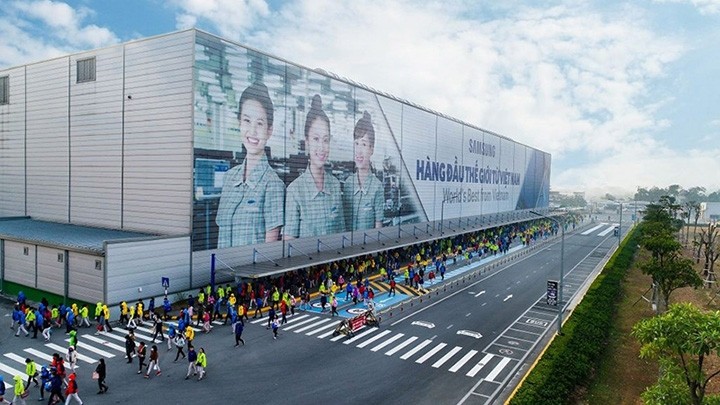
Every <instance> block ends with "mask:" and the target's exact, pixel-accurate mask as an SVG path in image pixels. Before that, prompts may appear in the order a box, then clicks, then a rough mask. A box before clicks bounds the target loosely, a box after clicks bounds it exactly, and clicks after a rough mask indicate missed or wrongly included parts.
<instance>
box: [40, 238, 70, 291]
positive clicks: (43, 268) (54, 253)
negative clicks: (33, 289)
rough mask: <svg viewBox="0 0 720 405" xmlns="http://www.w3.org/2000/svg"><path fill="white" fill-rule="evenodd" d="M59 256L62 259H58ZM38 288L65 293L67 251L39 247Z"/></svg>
mask: <svg viewBox="0 0 720 405" xmlns="http://www.w3.org/2000/svg"><path fill="white" fill-rule="evenodd" d="M58 255H59V256H58ZM59 258H62V261H58V259H59ZM37 288H38V289H40V290H43V291H48V292H51V293H55V294H58V295H64V294H65V251H63V250H59V249H53V248H49V247H45V246H38V247H37Z"/></svg>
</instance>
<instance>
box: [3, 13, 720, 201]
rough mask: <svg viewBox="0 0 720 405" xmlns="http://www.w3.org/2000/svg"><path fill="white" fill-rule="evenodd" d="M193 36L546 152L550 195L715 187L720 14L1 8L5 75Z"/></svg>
mask: <svg viewBox="0 0 720 405" xmlns="http://www.w3.org/2000/svg"><path fill="white" fill-rule="evenodd" d="M498 3H500V4H498ZM193 26H195V27H197V28H200V29H202V30H205V31H208V32H210V33H213V34H217V35H220V36H222V37H225V38H228V39H231V40H234V41H238V42H240V43H243V44H246V45H249V46H251V47H254V48H258V49H261V50H264V51H266V52H268V53H270V54H274V55H277V56H279V57H282V58H285V59H288V60H291V61H294V62H297V63H300V64H302V65H305V66H308V67H320V68H323V69H325V70H327V71H331V72H334V73H336V74H338V75H340V76H344V77H347V78H350V79H353V80H355V81H357V82H360V83H364V84H366V85H368V86H370V87H373V88H376V89H379V90H382V91H385V92H388V93H391V94H394V95H396V96H398V97H400V98H404V99H407V100H410V101H413V102H415V103H417V104H420V105H423V106H426V107H428V108H431V109H434V110H437V111H441V112H444V113H446V114H448V115H451V116H454V117H457V118H459V119H462V120H464V121H466V122H470V123H473V124H475V125H478V126H480V127H482V128H486V129H488V130H491V131H494V132H498V133H501V134H503V135H506V136H508V137H510V138H513V139H515V140H517V141H520V142H523V143H525V144H528V145H530V146H534V147H537V148H539V149H542V150H545V151H548V152H550V153H552V155H553V168H552V181H551V185H552V187H553V189H558V190H561V191H574V190H585V191H587V192H588V193H590V194H593V195H598V194H604V193H605V192H611V193H613V194H623V193H631V192H632V191H634V190H635V189H636V187H638V186H643V187H650V186H661V187H665V186H668V185H670V184H680V185H681V186H683V187H685V188H689V187H692V186H704V187H706V188H707V189H708V192H710V191H716V190H718V189H720V0H647V1H635V2H632V3H627V2H614V1H572V2H561V1H512V0H509V1H504V2H491V1H487V2H484V1H471V0H455V1H452V0H450V1H442V2H439V1H412V0H382V1H377V0H368V1H363V2H358V1H349V0H347V1H346V0H293V1H279V0H270V1H266V0H169V1H160V0H127V1H91V0H84V1H83V0H80V1H66V2H62V1H49V0H48V1H12V0H0V69H2V68H5V67H10V66H16V65H22V64H25V63H30V62H34V61H38V60H43V59H47V58H50V57H53V56H58V55H64V54H67V53H72V52H77V51H81V50H87V49H93V48H97V47H101V46H107V45H110V44H114V43H119V42H125V41H129V40H132V39H136V38H142V37H148V36H153V35H158V34H162V33H167V32H172V31H175V30H178V29H184V28H189V27H193Z"/></svg>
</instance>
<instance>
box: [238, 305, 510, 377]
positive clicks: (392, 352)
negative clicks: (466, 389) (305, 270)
mask: <svg viewBox="0 0 720 405" xmlns="http://www.w3.org/2000/svg"><path fill="white" fill-rule="evenodd" d="M341 321H342V319H335V318H328V317H324V316H316V315H310V314H303V313H298V314H296V315H295V316H292V317H288V321H287V323H286V324H284V325H281V326H280V331H281V332H293V333H295V334H302V335H305V336H310V337H316V338H318V339H326V338H329V339H327V340H328V341H330V342H337V343H342V344H343V345H346V346H355V347H356V348H358V349H366V350H369V351H370V352H371V353H380V354H384V355H385V356H389V357H392V356H397V357H398V358H399V359H401V360H405V361H412V362H414V363H416V364H427V365H429V366H430V367H432V368H434V369H445V368H447V371H448V372H451V373H461V374H464V375H465V376H467V377H470V378H478V377H479V378H482V379H484V380H485V381H489V382H498V383H499V382H500V381H501V380H502V378H504V376H506V375H507V374H508V373H509V372H510V370H511V369H512V368H513V367H514V366H515V365H516V364H517V363H518V361H519V360H518V359H514V358H511V357H505V356H502V355H498V354H492V353H482V354H484V356H482V358H480V357H481V356H480V354H481V352H480V351H478V350H475V349H469V350H468V349H466V348H464V347H462V346H451V345H449V344H448V343H445V342H436V341H435V340H432V339H423V340H419V339H420V338H419V337H418V336H407V335H405V334H404V333H400V332H394V331H392V330H390V329H382V328H375V327H368V326H363V327H361V328H360V329H359V330H358V331H357V333H356V334H355V335H354V336H352V337H348V336H345V335H337V336H333V334H334V332H335V328H336V327H337V326H338V325H339V324H340V322H341ZM263 322H265V323H267V322H268V319H267V318H259V319H252V320H251V321H250V323H251V324H256V325H257V324H262V323H263Z"/></svg>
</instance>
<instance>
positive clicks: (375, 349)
mask: <svg viewBox="0 0 720 405" xmlns="http://www.w3.org/2000/svg"><path fill="white" fill-rule="evenodd" d="M403 336H405V334H403V333H398V334H397V335H395V336H393V337H391V338H390V339H387V340H385V341H384V342H382V343H380V344H379V345H377V346H375V347H373V348H372V349H370V351H371V352H377V351H379V350H380V349H382V348H383V347H385V346H387V345H389V344H391V343H392V342H394V341H396V340H398V339H400V338H401V337H403Z"/></svg>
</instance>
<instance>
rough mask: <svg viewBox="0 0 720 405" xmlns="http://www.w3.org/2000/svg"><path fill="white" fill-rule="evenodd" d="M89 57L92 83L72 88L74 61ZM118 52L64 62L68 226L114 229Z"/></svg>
mask: <svg viewBox="0 0 720 405" xmlns="http://www.w3.org/2000/svg"><path fill="white" fill-rule="evenodd" d="M93 56H94V57H95V66H96V76H95V77H96V80H95V81H93V82H85V83H76V82H75V80H74V79H75V77H76V70H77V61H78V60H81V59H86V58H88V57H93ZM122 74H123V49H122V46H116V47H111V48H106V49H102V50H99V51H95V52H88V53H83V54H79V55H73V56H72V57H70V78H71V80H72V84H71V85H70V102H71V105H70V125H71V139H70V156H71V164H72V166H71V173H70V221H71V222H72V223H74V224H83V225H92V226H100V227H107V228H120V226H121V218H122V215H121V209H122V106H123V87H122V85H123V81H122Z"/></svg>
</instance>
